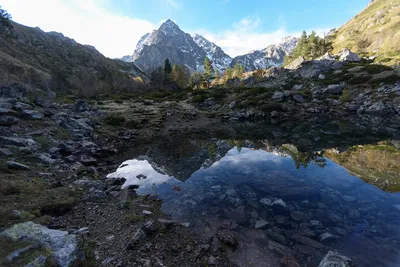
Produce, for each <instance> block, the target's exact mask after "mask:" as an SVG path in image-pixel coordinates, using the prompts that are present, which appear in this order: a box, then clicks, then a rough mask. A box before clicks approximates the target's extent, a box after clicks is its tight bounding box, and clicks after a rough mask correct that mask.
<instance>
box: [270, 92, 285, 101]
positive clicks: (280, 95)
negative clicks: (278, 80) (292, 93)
mask: <svg viewBox="0 0 400 267" xmlns="http://www.w3.org/2000/svg"><path fill="white" fill-rule="evenodd" d="M284 98H285V95H284V94H283V93H282V92H279V91H275V92H274V94H273V95H272V97H271V99H272V100H273V101H275V102H282V101H283V99H284Z"/></svg>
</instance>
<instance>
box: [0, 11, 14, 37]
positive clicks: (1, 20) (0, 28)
mask: <svg viewBox="0 0 400 267" xmlns="http://www.w3.org/2000/svg"><path fill="white" fill-rule="evenodd" d="M11 19H12V17H11V15H10V14H9V13H8V12H7V11H6V10H4V9H3V8H2V7H1V6H0V33H3V32H5V33H9V32H10V30H11V29H12V28H13V26H12V24H11Z"/></svg>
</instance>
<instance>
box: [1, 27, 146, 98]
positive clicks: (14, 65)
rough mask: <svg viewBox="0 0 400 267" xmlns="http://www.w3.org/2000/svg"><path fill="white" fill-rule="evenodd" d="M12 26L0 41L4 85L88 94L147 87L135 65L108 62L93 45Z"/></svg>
mask: <svg viewBox="0 0 400 267" xmlns="http://www.w3.org/2000/svg"><path fill="white" fill-rule="evenodd" d="M12 25H13V29H12V31H11V34H10V35H9V36H7V37H6V36H1V38H0V46H1V47H2V49H1V51H0V80H1V81H2V83H3V84H10V83H13V82H20V83H24V84H28V85H30V86H31V87H32V88H41V89H44V90H47V89H50V90H55V91H57V92H61V93H66V92H71V93H77V94H85V95H90V94H95V93H98V92H99V91H103V92H106V91H107V90H112V89H119V90H120V89H130V90H137V89H143V88H146V84H145V83H146V81H148V78H147V75H145V74H144V73H143V72H142V71H141V70H140V69H139V68H137V67H136V66H135V64H133V63H127V62H122V61H120V60H112V59H109V58H107V57H105V56H103V55H102V54H101V53H100V52H98V51H97V50H96V49H95V48H94V47H93V46H89V45H82V44H79V43H77V42H76V41H75V40H73V39H71V38H68V37H65V36H64V35H63V34H61V33H57V32H48V33H46V32H44V31H42V30H41V29H39V28H31V27H27V26H24V25H21V24H18V23H14V22H13V23H12ZM3 37H4V38H3Z"/></svg>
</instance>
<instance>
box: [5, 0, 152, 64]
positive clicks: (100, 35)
mask: <svg viewBox="0 0 400 267" xmlns="http://www.w3.org/2000/svg"><path fill="white" fill-rule="evenodd" d="M2 5H3V7H4V8H5V9H6V10H7V11H8V12H9V13H10V14H11V15H12V16H13V20H14V21H16V22H18V23H21V24H24V25H27V26H32V27H36V26H38V27H40V28H41V29H42V30H44V31H57V32H61V33H63V34H64V35H65V36H68V37H70V38H73V39H75V40H76V41H77V42H79V43H83V44H90V45H93V46H95V47H96V48H97V49H98V50H99V51H100V52H101V53H103V54H104V55H106V56H108V57H111V58H115V57H121V56H123V55H130V54H132V53H133V51H134V49H135V47H136V44H137V42H138V40H139V39H140V37H142V36H143V35H144V34H146V33H147V32H150V31H152V30H153V29H154V28H155V26H154V25H153V24H152V23H150V22H148V21H145V20H140V19H135V18H129V17H122V16H117V15H115V14H112V13H110V12H109V11H107V10H104V9H102V8H100V7H99V6H98V5H97V4H96V3H95V2H94V1H93V0H87V1H80V0H69V1H63V0H37V1H32V0H3V2H2Z"/></svg>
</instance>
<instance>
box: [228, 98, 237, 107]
mask: <svg viewBox="0 0 400 267" xmlns="http://www.w3.org/2000/svg"><path fill="white" fill-rule="evenodd" d="M235 107H236V101H235V100H233V101H232V102H231V103H230V104H229V108H230V109H234V108H235Z"/></svg>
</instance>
